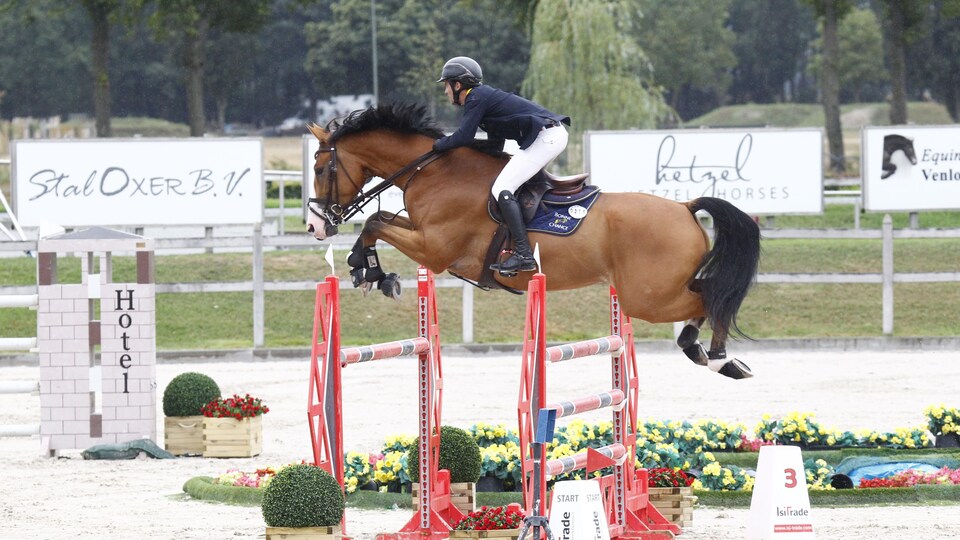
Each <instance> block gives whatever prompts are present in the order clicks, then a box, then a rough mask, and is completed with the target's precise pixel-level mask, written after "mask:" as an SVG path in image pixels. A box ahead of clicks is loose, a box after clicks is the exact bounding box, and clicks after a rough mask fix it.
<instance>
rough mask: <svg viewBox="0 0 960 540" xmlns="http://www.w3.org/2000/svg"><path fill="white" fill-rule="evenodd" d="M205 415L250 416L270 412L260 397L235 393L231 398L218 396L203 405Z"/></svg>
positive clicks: (218, 416)
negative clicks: (242, 396)
mask: <svg viewBox="0 0 960 540" xmlns="http://www.w3.org/2000/svg"><path fill="white" fill-rule="evenodd" d="M201 412H202V413H203V415H204V416H208V417H211V418H236V419H237V420H241V419H243V418H250V417H253V416H259V415H261V414H266V413H268V412H270V409H269V408H267V407H266V406H265V405H263V403H262V402H261V401H260V398H254V397H252V396H251V395H250V394H247V395H246V397H244V398H241V397H240V396H238V395H236V394H234V395H233V397H229V398H217V399H215V400H213V401H211V402H210V403H207V404H206V405H204V406H203V409H202V410H201Z"/></svg>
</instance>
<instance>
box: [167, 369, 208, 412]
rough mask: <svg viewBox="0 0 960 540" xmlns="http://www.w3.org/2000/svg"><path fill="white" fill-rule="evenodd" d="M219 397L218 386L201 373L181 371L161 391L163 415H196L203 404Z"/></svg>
mask: <svg viewBox="0 0 960 540" xmlns="http://www.w3.org/2000/svg"><path fill="white" fill-rule="evenodd" d="M218 397H220V387H219V386H217V383H216V382H214V380H213V379H211V378H210V377H208V376H206V375H204V374H203V373H194V372H189V373H181V374H180V375H177V376H176V377H174V378H173V380H172V381H170V384H168V385H167V388H166V389H164V391H163V414H164V416H198V415H200V409H202V408H203V406H204V405H206V404H207V403H210V402H211V401H213V400H215V399H217V398H218Z"/></svg>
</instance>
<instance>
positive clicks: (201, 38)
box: [183, 15, 210, 137]
mask: <svg viewBox="0 0 960 540" xmlns="http://www.w3.org/2000/svg"><path fill="white" fill-rule="evenodd" d="M209 27H210V21H209V19H208V16H207V15H201V16H200V19H199V20H198V21H197V26H196V27H195V28H188V29H187V31H186V37H185V39H184V51H183V54H184V62H183V63H184V67H185V68H186V87H187V118H188V122H189V123H190V136H191V137H202V136H203V133H204V131H205V127H206V121H205V118H206V115H205V114H204V111H203V61H204V47H205V46H206V42H207V30H208V29H209Z"/></svg>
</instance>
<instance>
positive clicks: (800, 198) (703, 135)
mask: <svg viewBox="0 0 960 540" xmlns="http://www.w3.org/2000/svg"><path fill="white" fill-rule="evenodd" d="M584 138H585V145H584V146H585V148H584V150H585V152H584V153H585V165H586V168H587V170H588V171H589V172H590V182H591V183H592V184H594V185H596V186H600V188H601V189H602V190H604V191H606V192H615V191H621V192H622V191H637V192H640V193H649V194H652V195H657V196H659V197H663V198H666V199H670V200H674V201H678V202H686V201H689V200H692V199H696V198H697V197H718V198H721V199H725V200H727V201H729V202H731V203H733V204H734V205H736V206H737V207H738V208H740V209H741V210H743V211H744V212H747V213H748V214H815V213H821V212H823V135H822V132H821V131H820V130H819V129H789V130H785V129H767V128H762V129H749V130H746V129H733V130H726V129H723V130H714V129H709V130H707V129H704V130H671V131H591V132H587V133H586V134H585V135H584Z"/></svg>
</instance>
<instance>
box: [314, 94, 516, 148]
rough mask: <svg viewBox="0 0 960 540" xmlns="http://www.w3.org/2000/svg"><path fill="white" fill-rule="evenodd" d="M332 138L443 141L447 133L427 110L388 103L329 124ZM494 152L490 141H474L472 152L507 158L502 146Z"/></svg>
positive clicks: (417, 106)
mask: <svg viewBox="0 0 960 540" xmlns="http://www.w3.org/2000/svg"><path fill="white" fill-rule="evenodd" d="M326 129H327V130H328V131H330V132H331V133H332V135H331V136H330V141H329V144H330V145H335V144H336V143H337V141H339V140H340V139H342V138H343V137H346V136H347V135H351V134H354V133H363V132H365V131H370V130H373V129H390V130H394V131H399V132H401V133H411V134H416V135H426V136H427V137H430V138H431V139H439V138H440V137H443V130H441V129H440V127H439V126H438V125H437V123H436V122H435V121H434V119H433V118H432V117H430V115H429V114H427V108H426V107H425V106H423V105H416V104H405V103H404V104H392V103H384V104H380V105H376V106H374V107H368V108H366V109H360V110H356V111H353V112H351V113H350V114H348V115H347V116H345V117H343V118H335V119H333V120H331V121H330V122H328V123H327V128H326ZM496 146H497V147H496V148H494V147H492V146H491V144H490V142H488V141H486V140H480V139H477V140H474V141H473V143H472V144H471V145H470V147H471V148H473V149H475V150H478V151H480V152H483V153H484V154H488V155H491V156H494V157H505V156H507V154H505V153H503V152H502V151H501V149H500V148H499V145H496Z"/></svg>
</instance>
